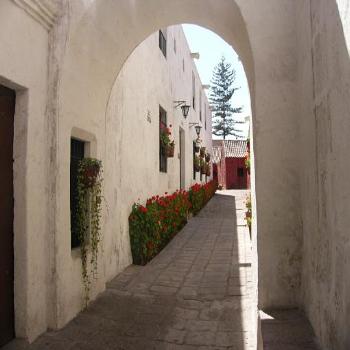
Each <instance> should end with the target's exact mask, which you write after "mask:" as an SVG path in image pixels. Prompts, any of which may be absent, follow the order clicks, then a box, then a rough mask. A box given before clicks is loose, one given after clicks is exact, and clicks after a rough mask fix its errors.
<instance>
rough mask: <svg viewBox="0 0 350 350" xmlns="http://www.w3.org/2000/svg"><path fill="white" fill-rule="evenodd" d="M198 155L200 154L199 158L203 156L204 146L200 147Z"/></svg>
mask: <svg viewBox="0 0 350 350" xmlns="http://www.w3.org/2000/svg"><path fill="white" fill-rule="evenodd" d="M199 155H200V157H201V158H204V156H205V147H201V149H200V153H199Z"/></svg>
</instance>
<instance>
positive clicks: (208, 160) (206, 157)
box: [205, 153, 210, 163]
mask: <svg viewBox="0 0 350 350" xmlns="http://www.w3.org/2000/svg"><path fill="white" fill-rule="evenodd" d="M205 161H206V162H208V163H209V162H210V154H209V153H206V155H205Z"/></svg>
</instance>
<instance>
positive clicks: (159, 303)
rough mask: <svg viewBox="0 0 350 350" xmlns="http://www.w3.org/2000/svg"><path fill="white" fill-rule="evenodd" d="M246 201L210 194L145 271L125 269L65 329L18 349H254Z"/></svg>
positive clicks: (240, 194) (236, 194)
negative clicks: (206, 200) (197, 213)
mask: <svg viewBox="0 0 350 350" xmlns="http://www.w3.org/2000/svg"><path fill="white" fill-rule="evenodd" d="M245 197H246V192H244V191H225V192H220V193H219V194H216V195H215V196H214V198H213V199H212V200H211V201H210V202H209V203H208V205H207V206H206V207H205V208H204V209H203V210H202V211H201V213H200V214H199V215H198V216H197V217H195V218H193V219H191V220H190V221H189V223H188V224H187V225H186V227H185V228H184V229H183V230H182V231H181V232H180V233H179V234H178V235H177V236H176V237H175V238H174V239H173V240H172V242H170V244H169V245H168V246H167V247H166V248H165V249H164V250H163V251H162V252H161V253H160V254H159V255H158V256H157V257H156V258H154V259H153V260H152V261H151V262H150V263H149V264H148V265H147V266H144V267H139V266H130V267H129V268H127V269H126V270H125V271H124V272H123V273H122V274H120V275H119V276H117V277H116V278H115V279H114V280H112V281H111V282H110V283H109V284H108V285H107V290H106V291H105V292H104V293H102V294H101V296H100V297H99V298H98V299H97V300H96V301H95V302H93V303H92V304H91V306H89V308H88V309H87V310H86V311H84V312H82V313H81V314H80V315H78V316H77V317H76V318H75V319H74V320H73V321H71V322H70V323H69V324H68V325H67V326H66V327H65V328H63V329H62V330H60V331H57V332H48V333H46V334H44V335H43V336H41V337H40V338H39V339H38V340H37V341H36V342H34V344H32V345H31V346H30V347H23V349H31V350H34V349H35V350H36V349H64V350H70V349H86V350H90V349H125V350H127V349H128V350H129V349H130V350H137V349H143V350H152V349H183V350H192V349H193V350H195V349H200V350H206V349H207V350H209V349H217V350H220V349H233V350H243V349H244V350H248V349H249V350H250V349H255V345H254V344H255V342H254V339H253V335H254V333H255V332H254V331H253V327H254V325H255V322H254V321H253V318H254V317H255V316H256V312H255V309H254V307H253V304H254V303H253V302H252V300H253V299H252V292H253V289H252V281H251V261H250V259H251V254H250V238H249V233H248V229H247V227H245V226H244V220H243V215H244V214H243V213H244V210H243V208H244V203H243V200H244V199H245ZM236 217H238V219H237V218H236ZM8 348H9V349H10V347H8ZM11 348H14V347H11ZM16 349H19V347H17V348H16Z"/></svg>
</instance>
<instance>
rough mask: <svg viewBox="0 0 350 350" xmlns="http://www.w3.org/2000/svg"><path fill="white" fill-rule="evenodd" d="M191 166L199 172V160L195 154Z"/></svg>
mask: <svg viewBox="0 0 350 350" xmlns="http://www.w3.org/2000/svg"><path fill="white" fill-rule="evenodd" d="M193 164H194V169H195V171H199V170H200V158H199V157H198V156H197V155H196V154H195V156H194V158H193Z"/></svg>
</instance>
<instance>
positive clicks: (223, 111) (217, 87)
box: [209, 56, 242, 140]
mask: <svg viewBox="0 0 350 350" xmlns="http://www.w3.org/2000/svg"><path fill="white" fill-rule="evenodd" d="M234 81H235V71H234V69H232V68H231V64H230V63H227V62H226V61H225V57H224V56H222V57H221V60H220V62H219V63H218V64H217V65H216V66H215V68H214V71H213V77H212V80H211V86H210V89H211V91H210V96H209V100H210V106H211V109H212V111H213V112H214V114H213V134H214V135H216V136H220V137H222V138H223V139H224V140H225V139H226V137H227V136H229V135H233V136H235V137H241V135H240V132H241V130H239V129H237V128H236V124H240V123H242V122H241V121H238V120H236V119H235V118H234V116H233V114H234V113H241V112H242V107H238V108H233V107H232V105H231V97H232V95H233V94H234V92H235V91H236V90H238V88H234V87H232V84H233V82H234Z"/></svg>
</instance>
